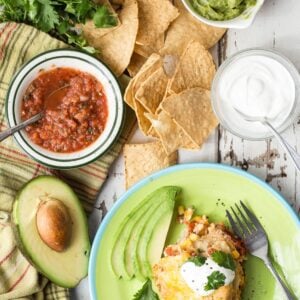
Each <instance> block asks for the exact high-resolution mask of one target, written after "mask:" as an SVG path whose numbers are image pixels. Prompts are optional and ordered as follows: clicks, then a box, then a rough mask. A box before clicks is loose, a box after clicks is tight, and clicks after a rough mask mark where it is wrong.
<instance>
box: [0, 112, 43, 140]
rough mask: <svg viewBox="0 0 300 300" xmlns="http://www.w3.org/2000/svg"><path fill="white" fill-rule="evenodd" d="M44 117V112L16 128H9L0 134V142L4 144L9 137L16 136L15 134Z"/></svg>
mask: <svg viewBox="0 0 300 300" xmlns="http://www.w3.org/2000/svg"><path fill="white" fill-rule="evenodd" d="M43 116H44V112H43V111H42V112H40V113H38V114H37V115H35V116H33V117H32V118H30V119H28V120H26V121H24V122H22V123H20V124H18V125H16V126H14V127H11V128H8V129H6V130H4V131H3V132H1V133H0V142H2V141H3V140H5V139H6V138H7V137H9V136H11V135H12V134H14V133H15V132H17V131H19V130H21V129H23V128H25V127H26V126H28V125H30V124H32V123H35V122H37V121H38V120H40V119H41V118H42V117H43Z"/></svg>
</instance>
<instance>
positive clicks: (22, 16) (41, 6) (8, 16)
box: [0, 0, 117, 53]
mask: <svg viewBox="0 0 300 300" xmlns="http://www.w3.org/2000/svg"><path fill="white" fill-rule="evenodd" d="M88 19H93V21H94V24H95V26H96V27H97V28H100V27H101V28H109V27H114V26H116V25H117V18H116V16H115V15H114V14H113V13H112V12H111V11H110V10H109V9H108V7H107V6H105V5H99V4H96V3H94V2H93V1H92V0H14V1H11V0H0V22H8V21H13V22H22V23H26V24H29V25H32V26H34V27H36V28H37V29H39V30H42V31H44V32H48V33H50V34H51V35H53V36H55V37H57V38H59V39H60V40H62V41H64V42H67V43H69V44H71V45H73V46H76V47H78V48H80V49H83V50H85V51H87V52H90V53H95V52H96V50H95V49H94V48H93V47H89V46H88V43H87V41H86V40H85V39H84V37H83V36H82V35H81V32H80V31H79V30H77V29H76V27H75V25H76V24H78V23H83V24H84V23H85V22H86V21H87V20H88Z"/></svg>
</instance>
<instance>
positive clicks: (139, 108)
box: [134, 101, 151, 135]
mask: <svg viewBox="0 0 300 300" xmlns="http://www.w3.org/2000/svg"><path fill="white" fill-rule="evenodd" d="M134 111H135V114H136V118H137V121H138V125H139V128H140V130H141V131H142V132H143V133H144V135H147V133H148V131H149V129H150V127H151V122H150V121H149V120H148V119H147V118H146V116H145V113H147V110H146V109H145V107H144V106H143V105H142V104H141V103H140V102H139V101H135V102H134Z"/></svg>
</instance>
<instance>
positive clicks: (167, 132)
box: [146, 111, 199, 154]
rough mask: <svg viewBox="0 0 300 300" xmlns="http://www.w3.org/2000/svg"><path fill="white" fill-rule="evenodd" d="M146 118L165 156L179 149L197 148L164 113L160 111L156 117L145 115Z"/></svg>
mask: <svg viewBox="0 0 300 300" xmlns="http://www.w3.org/2000/svg"><path fill="white" fill-rule="evenodd" d="M146 116H147V118H148V119H149V120H150V121H151V124H152V127H153V128H154V129H155V132H156V133H157V134H158V136H159V138H160V140H161V142H162V145H163V147H164V149H165V152H166V153H167V154H171V153H173V152H174V151H176V150H177V149H179V148H186V149H197V148H199V146H198V145H197V144H195V143H194V142H193V141H192V140H191V138H190V137H189V136H187V135H186V134H185V132H184V131H183V130H182V128H181V127H180V126H178V125H177V124H176V123H175V122H174V121H173V120H172V118H171V117H170V116H169V115H168V114H167V113H166V112H165V111H161V112H160V113H159V114H158V115H156V116H155V115H152V114H146Z"/></svg>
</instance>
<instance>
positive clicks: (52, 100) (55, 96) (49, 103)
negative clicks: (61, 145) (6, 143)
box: [0, 84, 70, 142]
mask: <svg viewBox="0 0 300 300" xmlns="http://www.w3.org/2000/svg"><path fill="white" fill-rule="evenodd" d="M69 86H70V85H69V84H67V85H64V86H62V87H60V88H58V89H56V90H54V91H53V92H51V93H50V94H49V95H48V96H47V97H46V99H45V104H46V105H45V108H49V109H54V108H55V107H56V106H57V103H58V101H59V99H61V98H62V97H63V96H64V94H65V91H64V90H65V89H66V88H68V87H69ZM44 114H45V111H44V110H43V111H41V112H39V113H38V114H36V115H34V116H33V117H31V118H30V119H28V120H26V121H24V122H21V123H20V124H18V125H16V126H14V127H11V128H8V129H6V130H4V131H3V132H1V133H0V142H2V141H3V140H5V139H6V138H8V137H9V136H11V135H13V134H14V133H16V132H18V131H20V130H22V129H23V128H25V127H27V126H28V125H31V124H33V123H35V122H37V121H39V120H40V119H42V118H43V116H44Z"/></svg>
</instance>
